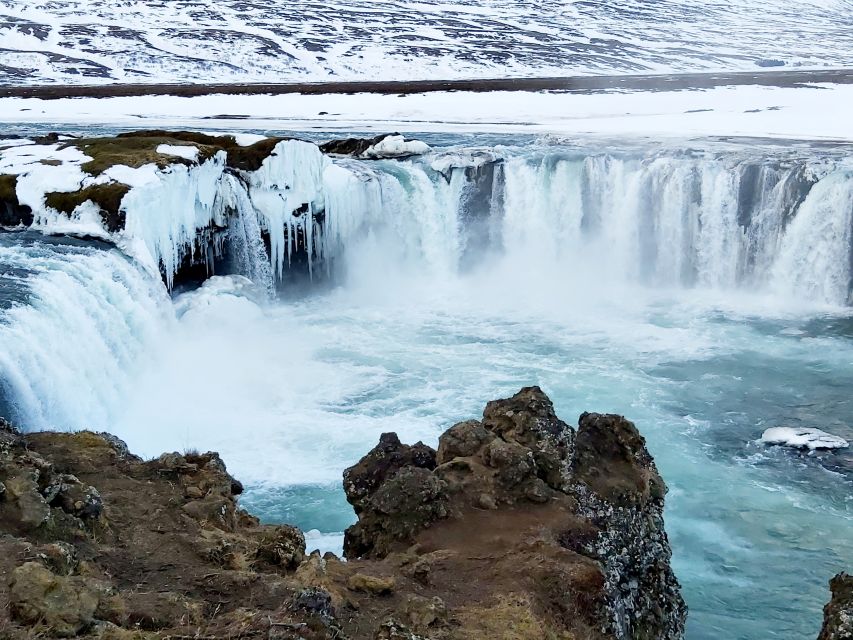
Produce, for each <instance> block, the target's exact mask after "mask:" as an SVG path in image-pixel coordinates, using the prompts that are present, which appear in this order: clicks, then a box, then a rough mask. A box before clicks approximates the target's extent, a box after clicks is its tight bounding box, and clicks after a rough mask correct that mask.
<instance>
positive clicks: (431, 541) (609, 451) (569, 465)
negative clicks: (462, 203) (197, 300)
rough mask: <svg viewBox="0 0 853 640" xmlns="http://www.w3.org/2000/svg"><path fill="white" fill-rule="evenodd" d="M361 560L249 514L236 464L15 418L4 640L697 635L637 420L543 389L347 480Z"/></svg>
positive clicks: (381, 459) (1, 453)
mask: <svg viewBox="0 0 853 640" xmlns="http://www.w3.org/2000/svg"><path fill="white" fill-rule="evenodd" d="M344 489H345V491H346V495H347V498H348V500H349V501H350V503H351V504H352V505H353V507H354V509H355V512H356V515H357V516H358V522H357V523H356V524H354V525H353V526H352V527H351V528H350V529H349V530H348V531H347V532H346V538H345V553H346V555H347V560H346V561H345V560H342V559H339V558H337V557H335V556H334V555H332V554H326V555H325V556H321V555H320V554H319V553H318V552H314V553H306V549H305V539H304V536H303V534H302V533H301V532H300V531H299V530H298V529H296V528H295V527H291V526H288V525H281V526H272V525H262V524H260V523H259V522H258V520H257V519H256V518H254V517H252V516H251V515H249V514H248V513H246V512H245V511H243V510H242V509H240V507H239V504H238V496H239V494H240V493H241V492H242V486H241V485H240V483H239V482H238V481H237V480H236V479H234V478H232V477H231V476H230V475H229V474H228V472H227V470H226V467H225V465H224V463H223V462H222V460H221V459H220V458H219V456H218V455H217V454H215V453H205V454H196V453H187V454H183V455H181V454H177V453H169V454H164V455H162V456H160V457H159V458H157V459H155V460H149V461H144V460H141V459H139V458H137V457H136V456H134V455H133V454H131V453H130V452H129V451H128V450H127V447H126V446H125V445H124V444H123V443H122V442H121V441H120V440H118V439H117V438H115V437H113V436H110V435H109V434H103V433H101V434H99V433H92V432H79V433H73V434H68V433H29V434H22V433H19V432H18V431H16V430H15V429H13V428H12V427H11V426H10V425H8V424H5V423H4V424H2V425H0V533H2V536H0V605H2V607H0V637H3V638H10V639H12V640H17V639H18V638H32V637H35V636H36V635H38V634H42V635H45V636H61V637H85V638H108V639H110V638H114V639H119V640H124V639H127V640H131V639H134V640H136V639H139V640H141V639H150V640H153V639H155V638H157V639H160V638H167V637H169V638H206V639H210V640H212V639H214V638H256V637H257V638H266V639H276V640H290V639H292V640H296V639H297V638H301V639H304V640H321V639H323V640H342V639H345V638H347V639H351V640H361V639H364V640H391V639H398V640H418V639H421V640H426V639H434V640H444V639H448V640H449V639H453V640H456V639H459V640H474V639H482V638H490V639H494V640H528V639H529V640H534V639H536V640H539V639H542V638H544V639H553V640H557V639H560V640H570V639H571V640H582V639H583V640H591V639H619V640H622V639H628V638H632V639H638V640H642V639H649V640H651V639H653V638H654V639H666V640H669V639H676V638H681V637H682V635H683V630H684V622H685V617H686V607H685V605H684V602H683V600H682V598H681V595H680V588H679V585H678V582H677V580H676V579H675V576H674V575H673V573H672V570H671V568H670V564H669V559H670V549H669V545H668V542H667V538H666V533H665V531H664V527H663V518H662V511H663V501H664V495H665V493H666V486H665V484H664V483H663V480H662V479H661V477H660V475H659V474H658V472H657V469H656V468H655V465H654V461H653V460H652V458H651V456H650V455H649V453H648V451H647V450H646V448H645V443H644V441H643V438H642V437H641V436H640V434H639V433H638V432H637V429H636V428H635V426H634V425H633V424H632V423H631V422H629V421H627V420H625V419H624V418H622V417H621V416H614V415H600V414H589V413H585V414H583V415H582V416H581V417H580V420H579V423H578V427H577V429H574V428H572V427H570V426H568V425H567V424H566V423H564V422H563V421H561V420H560V419H559V418H558V417H557V416H556V415H555V413H554V409H553V406H552V404H551V402H550V400H549V399H548V397H547V396H546V395H545V394H544V393H543V392H542V391H541V390H540V389H538V388H537V387H529V388H525V389H522V390H521V391H520V392H519V393H517V394H516V395H514V396H513V397H512V398H508V399H504V400H497V401H494V402H490V403H489V404H488V405H487V406H486V409H485V411H484V414H483V418H482V419H481V420H469V421H465V422H462V423H459V424H457V425H455V426H453V427H451V428H450V429H449V430H448V431H446V432H445V433H444V434H443V435H442V436H441V438H440V440H439V446H438V449H437V450H434V449H432V448H430V447H428V446H426V445H424V444H422V443H417V444H415V445H411V446H409V445H405V444H402V443H401V442H400V441H399V439H398V438H397V437H396V435H394V434H385V435H383V436H382V438H381V440H380V442H379V444H378V445H377V446H376V447H375V448H374V449H373V450H372V451H370V452H369V453H368V454H367V455H366V456H365V457H364V458H363V459H362V460H361V461H359V462H358V463H357V464H356V465H354V466H353V467H351V468H350V469H348V470H347V471H346V472H345V474H344Z"/></svg>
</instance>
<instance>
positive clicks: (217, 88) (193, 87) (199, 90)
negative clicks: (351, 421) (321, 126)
mask: <svg viewBox="0 0 853 640" xmlns="http://www.w3.org/2000/svg"><path fill="white" fill-rule="evenodd" d="M815 82H833V83H840V84H850V83H853V70H851V69H827V70H814V71H756V72H752V71H740V72H728V73H677V74H645V75H617V76H575V77H563V78H553V77H551V78H486V79H470V80H407V81H375V82H363V81H352V82H292V83H278V84H271V83H258V84H233V83H232V84H108V85H40V86H25V87H13V86H6V87H0V98H41V99H44V100H54V99H58V98H108V97H127V96H148V95H173V96H184V97H190V96H203V95H210V94H228V95H238V94H245V95H249V94H270V95H278V94H287V93H302V94H341V93H344V94H345V93H380V94H390V95H393V94H402V95H405V94H412V93H428V92H434V91H476V92H483V91H561V92H567V93H599V92H604V91H613V90H633V91H671V90H675V89H708V88H712V87H719V86H724V85H744V84H752V85H761V86H778V87H795V86H801V85H803V84H805V83H815Z"/></svg>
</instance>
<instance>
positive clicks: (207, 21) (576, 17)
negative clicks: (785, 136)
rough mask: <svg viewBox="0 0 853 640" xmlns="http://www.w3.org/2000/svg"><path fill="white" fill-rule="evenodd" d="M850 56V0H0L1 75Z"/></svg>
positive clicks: (635, 65) (398, 72) (282, 73)
mask: <svg viewBox="0 0 853 640" xmlns="http://www.w3.org/2000/svg"><path fill="white" fill-rule="evenodd" d="M851 65H853V0H805V1H802V2H796V3H791V2H787V1H786V0H729V1H725V0H710V1H706V2H695V1H694V0H622V1H619V2H614V1H613V0H575V1H566V0H536V1H533V0H461V1H457V2H452V3H451V2H442V1H441V0H399V1H395V2H376V1H372V0H324V1H322V2H315V1H307V0H296V1H292V2H259V1H257V0H219V1H218V2H210V1H201V0H186V1H181V2H175V1H171V0H163V1H151V0H146V1H141V0H124V1H122V0H67V1H63V2H54V1H49V0H35V1H31V0H0V83H3V84H38V83H99V82H115V81H122V82H170V81H172V82H209V81H211V79H216V80H217V81H220V82H222V81H230V80H233V81H242V82H250V81H270V82H276V81H284V80H304V79H313V80H322V79H328V78H345V79H374V80H394V79H413V78H453V77H483V76H505V75H525V76H543V75H575V74H606V73H637V72H658V71H660V72H664V71H698V70H720V69H728V70H735V69H745V70H754V69H757V68H761V67H774V66H776V67H778V66H785V67H788V68H790V67H827V66H851Z"/></svg>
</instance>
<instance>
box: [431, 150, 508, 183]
mask: <svg viewBox="0 0 853 640" xmlns="http://www.w3.org/2000/svg"><path fill="white" fill-rule="evenodd" d="M499 157H500V156H498V154H497V153H495V152H494V151H491V150H489V149H466V150H465V151H461V152H460V151H450V152H447V153H441V154H439V155H437V156H436V157H435V159H434V160H433V161H432V162H431V163H430V167H431V168H432V169H433V170H434V171H438V172H439V173H441V174H443V175H445V176H446V175H448V174H449V172H450V171H451V170H452V169H467V168H472V169H478V168H480V167H482V166H483V165H486V164H488V163H490V162H495V161H496V160H498V159H499Z"/></svg>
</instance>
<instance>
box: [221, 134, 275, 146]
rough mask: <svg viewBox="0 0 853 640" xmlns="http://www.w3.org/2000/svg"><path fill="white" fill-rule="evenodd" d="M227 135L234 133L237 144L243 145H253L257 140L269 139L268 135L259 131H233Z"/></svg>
mask: <svg viewBox="0 0 853 640" xmlns="http://www.w3.org/2000/svg"><path fill="white" fill-rule="evenodd" d="M226 135H233V136H234V140H236V141H237V144H238V145H240V146H241V147H251V146H252V145H253V144H255V143H256V142H260V141H261V140H266V139H267V136H262V135H259V134H257V133H233V134H226Z"/></svg>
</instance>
